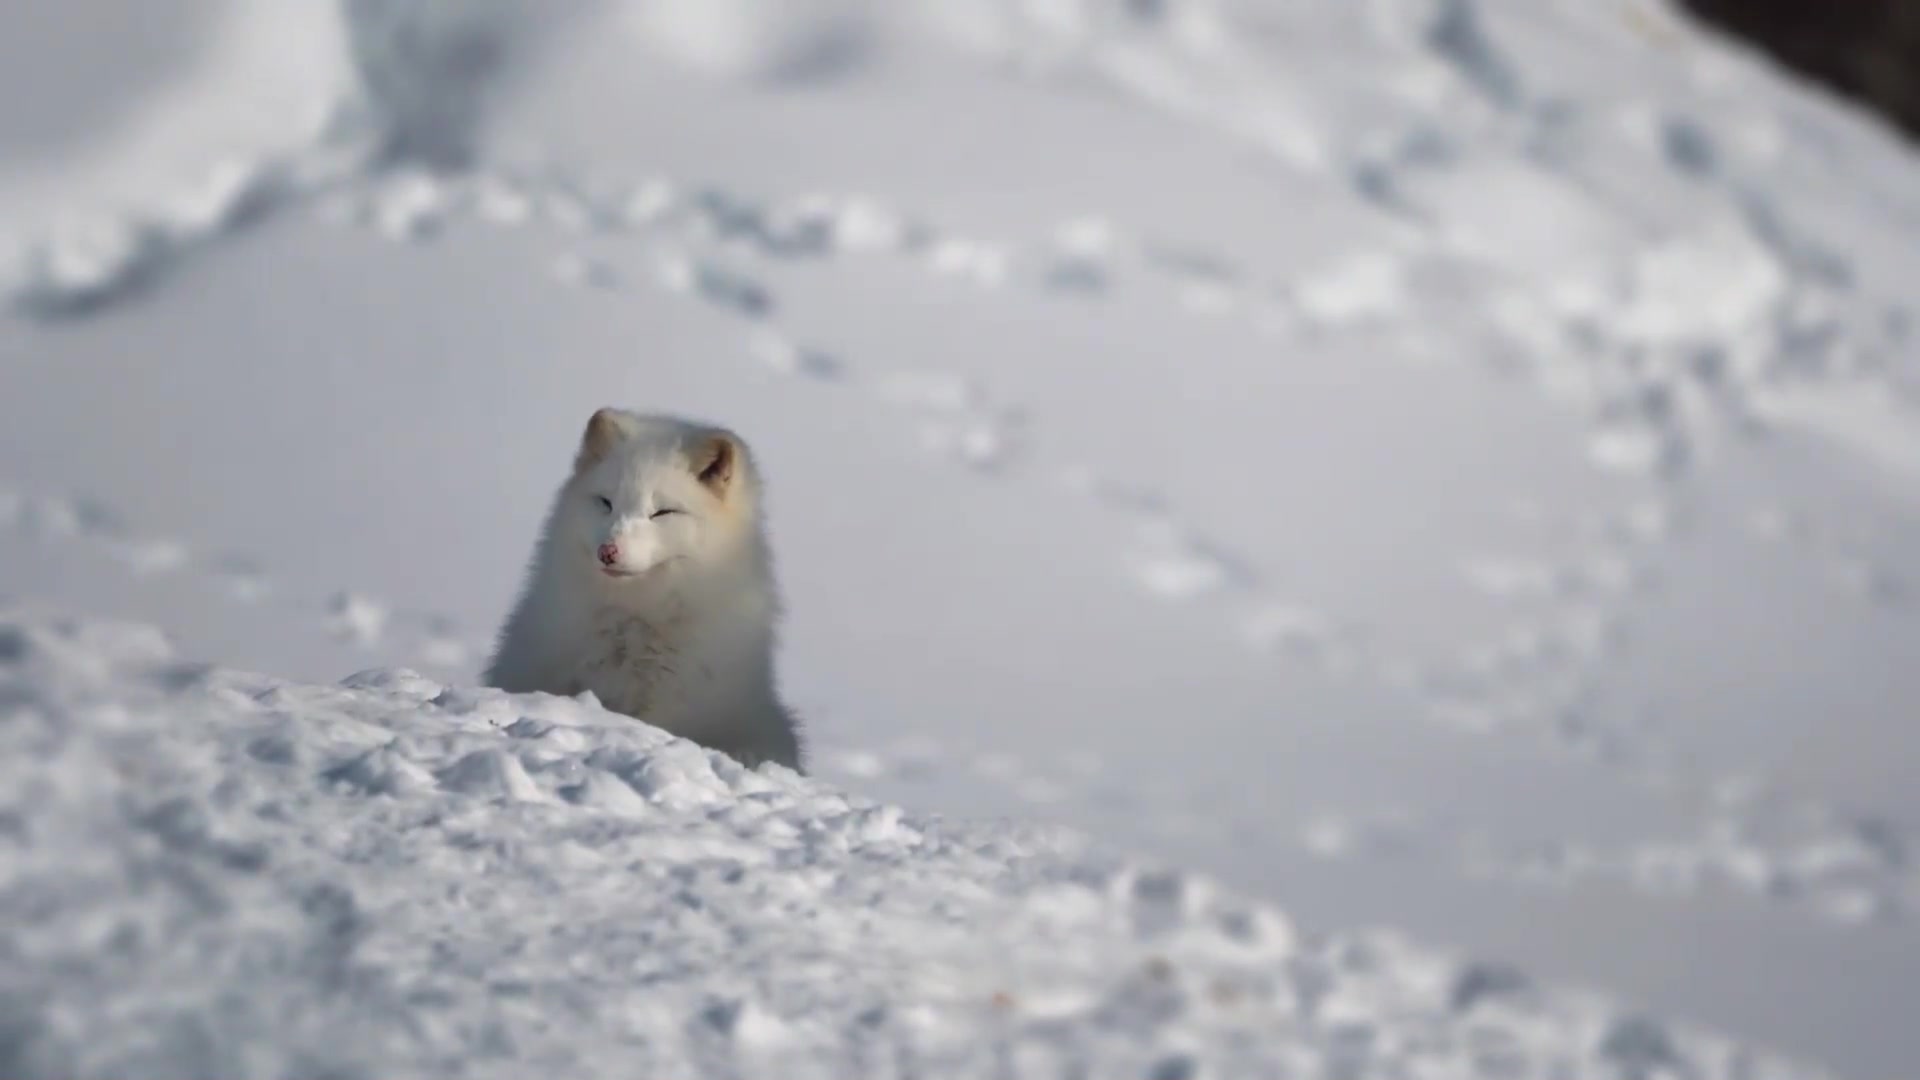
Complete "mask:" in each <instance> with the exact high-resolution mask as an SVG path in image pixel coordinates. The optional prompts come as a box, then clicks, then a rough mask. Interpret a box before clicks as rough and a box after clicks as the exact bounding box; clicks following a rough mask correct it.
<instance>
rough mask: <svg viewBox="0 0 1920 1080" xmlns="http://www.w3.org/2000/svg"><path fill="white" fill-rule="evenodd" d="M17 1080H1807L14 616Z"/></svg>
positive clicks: (858, 822) (1233, 909)
mask: <svg viewBox="0 0 1920 1080" xmlns="http://www.w3.org/2000/svg"><path fill="white" fill-rule="evenodd" d="M0 845H4V850H5V857H4V858H0V958H3V959H0V1011H3V1013H4V1019H3V1021H0V1032H4V1035H3V1036H0V1073H4V1074H5V1075H7V1076H9V1077H14V1078H19V1080H31V1078H35V1077H55V1076H90V1077H122V1076H126V1077H135V1076H251V1077H271V1076H309V1077H310V1076H336V1077H344V1076H384V1077H394V1076H403V1075H424V1074H436V1075H446V1074H453V1073H458V1074H460V1075H468V1076H489V1075H498V1076H527V1075H534V1074H536V1073H549V1074H555V1075H568V1076H621V1077H631V1076H647V1077H692V1076H701V1077H722V1076H775V1075H777V1076H782V1077H812V1076H818V1077H834V1078H846V1077H858V1076H909V1075H911V1076H988V1075H991V1076H1016V1075H1017V1076H1065V1075H1098V1076H1151V1077H1161V1078H1173V1077H1203V1076H1272V1077H1284V1076H1356V1077H1357V1076H1379V1077H1389V1076H1441V1075H1446V1076H1463V1075H1499V1076H1511V1077H1531V1076H1541V1077H1546V1076H1553V1077H1604V1076H1620V1077H1654V1076H1666V1075H1672V1076H1687V1077H1702V1078H1705V1077H1729V1078H1732V1077H1740V1078H1746V1080H1755V1078H1760V1077H1775V1076H1778V1077H1787V1076H1810V1075H1813V1074H1812V1073H1808V1072H1802V1071H1796V1070H1794V1069H1792V1068H1790V1067H1788V1066H1787V1065H1784V1064H1780V1063H1777V1062H1773V1061H1771V1060H1768V1059H1763V1058H1760V1057H1757V1056H1755V1055H1754V1054H1752V1053H1750V1052H1748V1051H1745V1050H1742V1049H1739V1048H1737V1047H1734V1046H1731V1045H1729V1044H1727V1043H1724V1042H1722V1041H1719V1040H1717V1039H1714V1038H1711V1037H1707V1036H1703V1035H1699V1034H1695V1033H1690V1032H1683V1031H1679V1030H1676V1029H1673V1028H1671V1027H1667V1026H1663V1025H1662V1024H1659V1023H1657V1022H1655V1021H1653V1020H1651V1019H1648V1018H1645V1017H1642V1016H1637V1015H1634V1014H1632V1013H1628V1012H1623V1011H1621V1010H1619V1009H1617V1008H1616V1007H1614V1006H1612V1005H1610V1004H1609V1003H1607V1002H1605V1001H1602V1000H1598V999H1590V998H1585V997H1582V996H1578V995H1573V994H1568V993H1563V992H1558V991H1551V990H1546V989H1542V988H1539V987H1536V986H1534V985H1532V984H1530V983H1529V982H1528V981H1527V980H1526V979H1525V978H1523V977H1522V976H1520V975H1519V974H1518V973H1516V972H1514V971H1511V970H1509V969H1506V968H1503V967H1500V966H1496V965H1486V964H1473V963H1464V962H1460V961H1457V960H1455V959H1451V958H1448V957H1445V956H1442V955H1440V954H1437V953H1433V952H1429V951H1426V950H1424V949H1421V948H1417V947H1414V946H1411V945H1408V944H1406V943H1404V942H1402V941H1399V940H1397V939H1394V938H1391V937H1388V936H1366V935H1360V936H1342V937H1333V938H1317V937H1313V936H1309V935H1303V934H1301V933H1299V932H1297V931H1296V930H1295V929H1293V927H1292V926H1291V925H1290V923H1289V921H1288V920H1287V919H1286V918H1285V917H1284V916H1282V915H1281V914H1279V913H1277V912H1275V911H1273V910H1271V909H1269V908H1266V907H1263V906H1261V905H1258V904H1253V903H1248V902H1246V901H1243V900H1240V899H1238V898H1236V897H1234V896H1232V895H1228V894H1226V893H1224V892H1221V891H1219V890H1217V889H1215V888H1213V887H1211V886H1210V885H1209V884H1208V882H1207V881H1205V880H1204V879H1201V878H1197V877H1191V876H1187V875H1183V874H1179V873H1175V872H1170V871H1166V870H1162V869H1156V868H1151V867H1147V866H1142V865H1138V864H1135V863H1132V862H1128V861H1125V860H1122V859H1117V858H1114V857H1112V856H1110V855H1106V854H1103V853H1100V852H1097V851H1094V850H1091V849H1089V848H1088V847H1086V846H1085V845H1083V844H1081V843H1080V842H1078V841H1076V840H1075V839H1074V838H1072V837H1071V836H1069V835H1066V834H1062V833H1054V832H1046V831H1037V830H1032V829H1026V828H1019V827H1014V826H988V825H956V824H950V823H946V822H942V821H938V820H932V819H927V818H921V817H916V816H914V815H911V814H906V813H903V812H901V811H900V810H897V809H895V808H893V807H890V806H884V805H878V804H874V803H870V802H866V801H863V800H860V799H856V798H852V797H850V796H847V795H845V794H842V793H840V792H837V791H835V790H833V789H832V788H830V787H828V786H825V785H823V784H820V783H817V782H811V781H809V780H806V779H803V778H801V777H798V776H796V775H794V774H792V773H790V772H787V771H785V770H782V769H779V768H777V767H769V768H767V769H765V770H763V771H761V772H750V771H747V770H745V769H742V768H740V767H739V766H737V765H735V764H733V763H731V762H730V761H728V760H727V759H725V758H723V757H720V756H717V755H714V754H711V753H709V752H706V751H704V750H702V749H700V748H698V747H696V746H694V745H692V744H689V743H686V742H683V741H680V740H676V739H673V738H671V737H669V736H667V735H666V734H665V733H663V732H660V731H658V730H656V729H652V728H649V727H646V726H644V725H641V724H638V723H635V722H633V721H631V720H628V719H625V718H622V717H619V716H615V715H612V714H609V713H607V712H604V711H603V710H601V709H599V708H598V707H596V705H595V704H594V703H592V702H591V701H576V700H567V699H558V698H552V697H547V696H543V695H532V696H524V697H513V696H508V695H504V694H500V693H497V692H492V691H476V690H469V689H463V688H458V687H445V686H441V685H439V684H437V683H435V682H432V681H429V680H427V679H425V678H423V677H422V676H420V675H417V674H414V673H411V672H408V671H404V670H384V671H369V672H365V673H362V674H359V675H356V676H354V677H352V678H349V679H347V680H346V681H345V682H344V683H343V684H341V685H338V686H311V685H299V684H296V683H290V682H285V681H282V680H278V679H274V678H269V677H266V676H262V675H255V674H248V673H244V672H238V671H229V670H223V669H219V668H213V667H207V666H204V665H197V664H189V663H183V662H181V661H180V660H179V659H177V658H176V657H175V656H174V655H173V654H172V652H171V651H170V649H169V647H168V646H167V644H166V643H165V641H164V639H163V638H162V636H161V635H160V634H159V633H158V632H157V631H154V630H151V629H148V628H145V627H141V626H137V625H127V624H116V623H83V622H68V621H62V620H58V619H48V618H43V617H26V616H21V615H10V616H7V617H5V618H4V619H0Z"/></svg>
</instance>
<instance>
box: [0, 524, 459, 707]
mask: <svg viewBox="0 0 1920 1080" xmlns="http://www.w3.org/2000/svg"><path fill="white" fill-rule="evenodd" d="M0 528H10V529H13V530H16V531H18V532H20V533H22V534H23V535H25V536H28V537H30V538H33V539H35V540H38V541H40V542H43V543H47V542H61V543H67V542H75V541H77V542H80V543H83V544H86V545H87V546H88V547H89V549H91V550H93V551H97V552H99V553H100V554H102V555H104V556H105V557H106V559H107V560H109V561H110V562H112V563H115V564H118V565H119V566H121V567H122V568H123V569H125V570H126V572H127V573H128V574H130V575H134V576H160V575H176V574H177V575H187V576H190V577H193V578H197V579H198V580H199V581H200V582H201V583H202V584H204V585H205V586H206V587H207V588H208V589H209V590H210V591H212V592H215V593H218V594H222V595H225V596H227V597H228V598H229V599H231V600H232V601H234V602H235V603H240V604H255V603H261V602H264V601H265V600H267V598H269V597H270V596H273V595H275V594H276V593H281V592H282V590H281V589H280V587H279V586H278V585H277V584H276V583H275V582H274V581H273V580H272V579H271V577H269V575H268V574H267V572H266V570H265V569H264V568H263V567H262V566H261V565H260V564H259V563H258V562H256V561H255V560H253V559H251V558H249V557H247V556H244V555H239V554H235V553H207V554H203V553H201V552H197V551H195V550H194V549H193V547H192V546H191V545H189V544H187V543H185V542H183V541H180V540H176V539H172V538H168V537H161V536H152V535H147V534H143V533H141V532H139V531H138V530H136V529H134V528H132V527H131V526H129V525H128V524H126V523H125V521H124V520H123V519H122V517H121V516H120V514H119V513H118V512H116V511H115V510H114V509H113V508H111V507H109V506H107V505H105V504H103V503H101V502H99V501H97V500H92V499H76V498H65V497H59V496H37V495H35V496H29V495H23V494H20V493H17V492H13V491H6V490H0ZM281 602H283V603H285V604H288V605H289V606H291V607H293V608H295V609H299V610H304V611H307V612H311V613H313V614H314V615H315V616H316V617H317V622H318V624H319V625H320V626H321V627H322V628H323V629H324V630H325V632H326V633H327V635H328V636H329V637H330V638H332V639H334V640H338V641H342V642H345V643H349V644H353V645H356V646H361V647H371V646H374V645H376V644H381V645H385V646H386V647H389V648H394V649H399V650H402V651H405V652H407V653H408V654H409V655H411V656H412V657H413V658H414V659H415V660H416V661H417V662H419V663H421V664H424V665H426V666H428V667H435V668H442V669H461V668H464V667H466V666H467V665H468V664H469V663H471V662H472V659H473V656H474V654H475V651H476V650H475V647H474V646H473V644H472V643H470V642H468V641H466V640H464V639H462V637H461V636H460V633H459V631H458V628H457V627H456V626H455V624H454V623H453V622H452V621H451V620H449V619H447V618H445V617H444V616H439V615H432V614H424V613H419V612H412V611H405V610H394V609H392V608H390V607H389V605H387V604H385V603H382V602H381V601H379V600H376V599H374V598H372V597H370V596H367V595H365V594H362V593H358V592H354V591H351V590H349V591H343V592H339V593H336V594H334V595H332V596H329V597H325V598H316V599H312V600H304V601H303V600H301V599H299V598H296V597H288V596H285V595H282V596H281Z"/></svg>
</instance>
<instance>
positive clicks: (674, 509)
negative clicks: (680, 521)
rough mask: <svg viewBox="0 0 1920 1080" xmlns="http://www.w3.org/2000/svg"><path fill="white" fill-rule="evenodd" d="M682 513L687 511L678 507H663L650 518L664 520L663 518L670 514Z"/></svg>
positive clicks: (650, 515)
mask: <svg viewBox="0 0 1920 1080" xmlns="http://www.w3.org/2000/svg"><path fill="white" fill-rule="evenodd" d="M680 513H685V511H683V510H681V509H679V508H678V507H673V506H663V507H661V508H660V509H658V510H655V511H654V512H653V513H652V514H649V515H648V516H649V517H656V518H663V517H666V516H667V515H668V514H680Z"/></svg>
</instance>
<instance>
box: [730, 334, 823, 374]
mask: <svg viewBox="0 0 1920 1080" xmlns="http://www.w3.org/2000/svg"><path fill="white" fill-rule="evenodd" d="M749 349H750V350H751V351H752V353H753V355H754V357H755V358H756V359H758V360H759V361H760V362H761V363H762V364H764V365H766V367H767V368H768V370H771V371H774V372H777V373H779V374H781V375H791V376H796V377H800V378H808V379H820V380H822V381H826V382H836V381H838V380H839V379H840V378H841V376H842V374H843V372H842V369H841V365H840V361H839V360H837V359H835V358H834V356H833V355H832V354H831V353H828V352H825V351H823V350H820V349H815V348H812V347H810V346H806V345H802V344H800V343H799V342H796V341H793V340H792V339H790V338H788V337H786V336H785V335H783V334H778V333H774V332H772V331H766V332H762V333H758V334H755V335H754V337H753V340H752V342H751V344H750V345H749Z"/></svg>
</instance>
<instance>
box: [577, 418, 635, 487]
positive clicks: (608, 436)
mask: <svg viewBox="0 0 1920 1080" xmlns="http://www.w3.org/2000/svg"><path fill="white" fill-rule="evenodd" d="M628 434H629V431H628V428H627V419H626V417H625V416H622V415H621V413H620V410H618V409H614V408H604V409H598V410H595V411H594V414H593V415H592V416H590V417H588V418H587V430H586V431H585V432H583V433H582V434H581V436H580V452H579V453H578V454H577V455H575V456H574V459H573V471H574V472H576V473H581V472H585V471H586V470H587V469H589V468H591V467H592V466H593V465H594V464H595V463H597V462H598V461H599V460H600V459H601V458H604V457H606V456H607V454H608V452H609V451H611V450H612V449H613V448H614V447H615V446H618V445H619V444H620V440H621V439H624V438H626V437H627V435H628Z"/></svg>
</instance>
